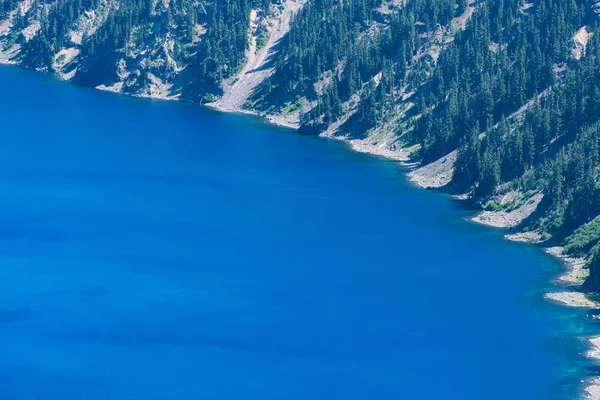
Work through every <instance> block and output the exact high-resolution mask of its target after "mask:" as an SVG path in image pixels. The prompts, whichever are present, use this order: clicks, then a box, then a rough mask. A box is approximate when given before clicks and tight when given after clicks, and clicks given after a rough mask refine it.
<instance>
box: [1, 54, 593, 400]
mask: <svg viewBox="0 0 600 400" xmlns="http://www.w3.org/2000/svg"><path fill="white" fill-rule="evenodd" d="M1 54H2V53H1V52H0V55H1ZM0 65H4V66H8V67H17V68H20V69H22V70H28V71H32V72H36V73H42V74H50V75H52V76H53V77H54V78H55V79H57V80H58V81H60V82H65V83H69V84H75V85H77V86H83V87H88V88H92V89H95V90H98V91H102V92H109V93H113V94H117V95H125V96H128V97H132V98H139V99H146V100H148V99H149V100H160V101H170V102H173V101H175V102H182V103H185V102H188V103H194V104H198V105H200V106H201V107H205V108H208V109H211V110H214V111H217V112H219V113H227V114H242V115H251V116H254V117H258V118H260V119H261V120H262V121H263V122H264V123H266V124H269V125H273V126H277V127H281V128H286V129H291V130H294V131H296V133H298V132H297V131H298V129H299V127H300V125H299V122H296V121H292V120H291V119H290V118H288V117H286V116H284V115H275V114H268V113H260V112H257V111H254V110H248V109H242V108H239V107H238V108H235V109H227V108H224V107H220V106H219V104H218V103H217V102H214V103H206V104H205V103H199V102H194V101H190V100H186V99H182V98H180V97H175V96H163V95H158V94H131V93H123V92H121V91H119V90H115V89H113V88H112V87H105V86H103V85H100V86H91V85H85V84H82V83H75V82H71V81H69V80H66V79H63V78H62V77H61V76H60V75H59V74H57V73H53V72H51V71H38V70H33V69H28V68H24V67H22V66H20V65H19V64H18V63H17V62H13V61H11V60H9V59H5V58H2V57H0ZM318 137H320V138H324V139H333V140H337V141H341V142H344V143H345V144H346V145H347V147H348V148H349V149H350V150H352V151H355V152H358V153H364V154H368V155H371V156H377V157H383V158H385V159H386V160H387V161H391V162H396V163H400V164H401V165H402V166H404V167H407V168H408V170H407V171H405V177H406V179H407V181H408V182H409V183H410V184H411V185H414V186H415V187H417V188H419V189H439V188H440V187H441V186H443V185H444V184H447V183H448V182H450V179H451V177H450V179H448V169H450V168H452V167H453V165H452V164H453V162H454V159H455V157H456V154H455V152H453V153H454V154H452V153H451V154H450V155H448V156H445V157H442V159H440V160H438V161H437V162H436V163H437V164H438V165H436V166H437V168H438V170H437V171H434V172H435V173H436V174H437V175H438V176H422V175H419V174H417V172H418V171H419V169H425V168H426V167H428V166H427V165H422V164H421V163H419V162H413V161H411V159H410V153H408V152H406V151H403V150H402V149H398V150H396V149H394V150H392V149H389V148H386V147H385V144H384V146H378V145H377V144H375V143H372V142H369V141H368V140H367V139H350V138H348V137H344V136H341V135H340V136H336V135H324V134H319V135H318ZM448 160H450V161H451V162H450V163H448V164H446V162H447V161H448ZM434 164H435V163H434ZM442 164H445V165H444V166H443V167H441V165H442ZM441 168H445V169H444V171H443V172H444V174H445V175H441V174H440V171H441ZM432 179H433V181H432ZM431 182H433V183H431ZM453 197H454V198H455V199H457V200H461V201H464V200H466V198H465V197H464V196H460V195H459V196H453ZM536 206H537V204H536ZM482 213H483V212H480V213H478V214H476V215H474V216H472V217H471V218H469V220H470V221H472V222H474V223H477V224H480V225H484V226H488V227H492V228H501V229H502V228H507V226H502V225H497V224H494V223H488V222H486V221H488V220H487V219H481V218H480V216H481V215H482ZM504 238H505V239H506V240H509V241H514V242H523V243H528V244H531V245H534V244H539V243H540V242H541V238H540V237H539V235H538V234H537V233H535V232H517V233H512V234H506V235H504ZM540 248H542V249H543V251H545V252H546V253H547V254H549V255H551V256H553V257H554V258H555V259H557V260H559V261H560V262H561V263H562V265H563V267H564V269H565V270H564V272H563V273H562V274H561V275H559V276H558V277H556V278H554V279H552V280H551V281H553V282H554V283H555V284H556V285H557V289H558V288H559V287H560V286H562V287H563V288H571V289H574V290H570V291H556V292H549V293H546V294H545V295H544V296H543V297H544V298H545V299H546V300H547V301H549V302H553V303H555V304H560V305H561V306H566V307H579V308H585V309H600V302H596V301H593V300H590V299H589V298H587V296H586V294H585V293H584V292H582V291H578V290H577V289H575V288H576V287H577V286H579V285H581V283H583V280H584V279H585V276H584V274H585V271H584V265H585V260H583V259H581V258H573V257H569V256H565V255H563V254H562V247H560V246H556V247H549V248H543V247H540ZM582 339H583V340H585V341H586V342H587V343H588V344H589V347H590V349H589V350H588V351H587V352H586V353H585V356H586V357H587V358H590V359H594V360H597V361H598V362H600V335H597V336H590V337H585V338H582ZM582 382H584V381H582ZM584 385H585V386H584V387H583V388H582V389H581V390H582V394H583V395H584V396H585V397H584V398H586V399H600V376H594V377H591V378H588V379H586V380H585V383H584Z"/></svg>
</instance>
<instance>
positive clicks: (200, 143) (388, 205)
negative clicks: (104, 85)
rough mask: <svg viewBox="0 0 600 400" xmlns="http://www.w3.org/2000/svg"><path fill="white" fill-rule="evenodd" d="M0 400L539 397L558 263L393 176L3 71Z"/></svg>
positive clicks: (243, 128)
mask: <svg viewBox="0 0 600 400" xmlns="http://www.w3.org/2000/svg"><path fill="white" fill-rule="evenodd" d="M0 88H1V91H2V96H1V97H0V120H1V124H0V343H1V344H0V399H2V400H30V399H40V400H42V399H43V400H48V399H57V400H71V399H73V400H75V399H77V400H81V399H85V400H105V399H111V400H113V399H114V400H125V399H127V400H131V399H141V400H170V399H177V400H180V399H193V400H196V399H216V400H217V399H218V400H228V399H235V400H238V399H268V400H271V399H277V400H279V399H315V400H320V399H328V400H329V399H381V400H383V399H394V400H396V399H429V398H435V399H439V398H445V399H552V398H573V397H575V395H576V393H577V390H578V389H579V386H578V384H579V381H580V380H581V379H584V378H585V377H586V376H589V375H590V374H594V373H597V371H596V367H594V366H593V365H590V364H588V362H586V361H585V360H584V359H583V358H582V357H580V356H579V354H578V353H579V352H581V351H583V350H584V348H585V347H584V346H583V344H582V343H581V342H580V341H579V340H578V339H577V337H578V336H581V335H584V334H586V333H587V332H588V331H591V330H594V329H597V328H596V327H594V326H592V322H590V320H589V319H587V318H585V316H584V315H585V312H583V311H578V310H570V309H566V308H561V307H558V306H555V305H553V304H550V303H548V302H545V301H544V300H543V299H542V294H543V293H544V291H545V290H547V289H548V287H549V286H550V284H549V283H548V281H549V279H550V278H551V277H552V276H554V275H555V274H557V273H558V272H559V270H560V266H559V265H558V264H557V263H556V262H555V261H554V260H552V259H550V258H549V257H547V256H545V255H544V254H542V253H541V252H540V251H538V250H537V249H534V248H531V247H527V246H524V245H519V244H514V243H508V242H505V241H503V240H502V238H501V237H502V235H501V232H496V231H493V230H488V229H485V228H482V227H479V226H475V225H472V224H470V223H467V222H465V221H464V218H465V217H466V216H467V214H466V213H465V212H464V211H461V210H460V209H459V208H458V207H457V205H456V204H455V203H453V201H452V200H450V199H448V198H447V197H445V196H442V195H439V194H434V193H431V192H427V191H423V190H418V189H415V188H413V187H411V186H410V185H409V184H407V183H406V181H405V179H404V177H403V176H402V171H400V169H399V168H398V166H397V165H394V164H392V163H388V162H385V161H381V160H377V159H374V158H372V157H369V156H365V155H361V154H355V153H353V152H350V151H348V150H347V149H346V148H345V147H344V146H343V145H342V144H340V143H337V142H332V141H325V140H320V139H317V138H312V137H303V136H300V135H296V134H291V133H289V132H288V131H285V130H282V129H278V128H274V127H269V126H266V125H264V124H263V123H261V122H259V121H257V120H256V119H254V118H250V117H245V116H232V115H224V114H217V113H214V112H210V111H207V110H204V109H201V108H199V107H198V106H194V105H190V104H177V103H168V102H160V101H146V100H133V99H129V98H125V97H120V96H115V95H111V94H106V93H100V92H97V91H94V90H91V89H87V88H81V87H75V86H71V85H67V84H61V83H59V82H56V81H55V80H53V79H52V78H50V77H47V76H40V75H37V74H34V73H31V72H25V71H21V70H18V69H12V68H1V69H0Z"/></svg>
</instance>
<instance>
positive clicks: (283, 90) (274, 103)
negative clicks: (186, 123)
mask: <svg viewBox="0 0 600 400" xmlns="http://www.w3.org/2000/svg"><path fill="white" fill-rule="evenodd" d="M283 3H284V1H281V0H222V1H221V0H164V1H156V0H132V1H117V0H44V1H42V0H35V1H34V0H31V1H29V0H27V1H17V0H0V49H1V50H2V52H1V56H0V61H4V62H16V63H18V64H20V65H22V66H25V67H28V68H34V69H38V70H44V71H53V72H55V73H57V74H58V75H59V76H60V77H62V78H63V79H66V80H71V81H75V82H78V83H83V84H88V85H93V86H98V87H102V88H107V89H110V90H114V91H119V92H124V93H130V94H136V95H148V96H159V97H160V96H175V97H177V98H181V99H185V100H192V101H203V102H210V101H213V100H215V99H217V98H218V97H219V96H221V95H222V94H223V90H224V89H226V85H227V82H230V81H231V80H236V79H240V78H243V77H240V76H238V75H237V74H238V72H239V71H240V69H241V68H242V67H243V65H244V63H245V62H246V58H247V55H248V53H247V52H248V49H249V47H250V40H251V39H252V37H254V40H255V43H257V44H264V43H265V42H266V37H267V36H268V34H269V33H268V32H269V26H270V25H269V24H272V20H273V19H274V18H277V15H278V14H277V12H278V10H279V9H280V8H281V7H282V6H283V5H282V4H283ZM599 8H600V6H599V5H598V4H596V3H595V2H594V1H590V0H533V1H528V0H480V1H469V0H407V1H402V0H345V1H339V0H308V1H307V2H306V4H304V6H303V7H302V8H301V10H300V11H299V12H298V14H297V15H296V16H295V18H294V20H293V23H292V24H291V26H290V30H289V32H288V33H287V35H285V36H284V37H283V39H282V40H281V41H280V42H279V43H277V46H276V50H277V51H274V53H273V55H272V58H271V59H270V61H269V62H270V64H269V66H270V67H271V68H273V73H272V74H269V75H268V76H267V77H266V78H265V80H264V82H262V84H261V85H260V86H258V87H257V88H256V90H254V91H253V93H252V95H251V96H250V98H249V99H248V100H247V102H246V103H245V108H247V109H249V110H252V111H256V112H258V113H261V114H265V115H276V116H279V117H281V118H288V119H290V120H291V119H294V120H297V121H298V124H299V129H300V131H301V132H303V133H306V134H327V135H333V136H343V137H346V138H348V139H352V140H355V141H364V142H365V143H368V144H369V145H372V146H379V147H385V148H386V149H388V150H389V151H395V152H400V153H402V152H403V153H405V154H409V155H410V158H411V159H412V160H414V161H419V162H422V163H423V165H427V164H429V163H435V162H438V160H441V161H439V163H446V167H444V168H446V170H447V171H449V177H448V179H446V180H444V181H443V182H442V184H443V185H444V187H445V189H446V190H448V191H452V192H454V193H456V194H461V195H466V197H469V198H470V199H471V200H472V203H473V204H474V205H475V206H476V207H478V208H480V209H483V210H487V211H489V212H490V213H501V214H502V215H508V214H511V213H513V212H515V210H516V211H518V210H520V209H525V208H528V207H529V208H530V209H531V211H532V212H531V213H527V215H525V216H524V217H523V218H521V219H520V220H518V221H517V222H516V223H515V224H513V225H514V226H513V225H510V226H511V227H512V229H513V231H514V232H526V233H527V234H528V236H527V237H528V238H529V240H535V241H540V242H542V243H544V244H545V245H560V246H564V249H565V252H566V254H567V255H572V256H577V257H586V259H587V261H588V265H589V267H590V277H589V278H588V279H587V281H586V284H585V286H584V287H585V288H587V289H589V290H600V222H599V221H600V217H598V215H599V214H600V186H599V178H598V168H599V166H600V143H599V137H600V35H599V33H600V32H599V26H598V18H599V16H598V10H599ZM446 161H447V162H446ZM442 184H440V185H437V186H442ZM507 199H508V200H507ZM597 254H598V255H597Z"/></svg>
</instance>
